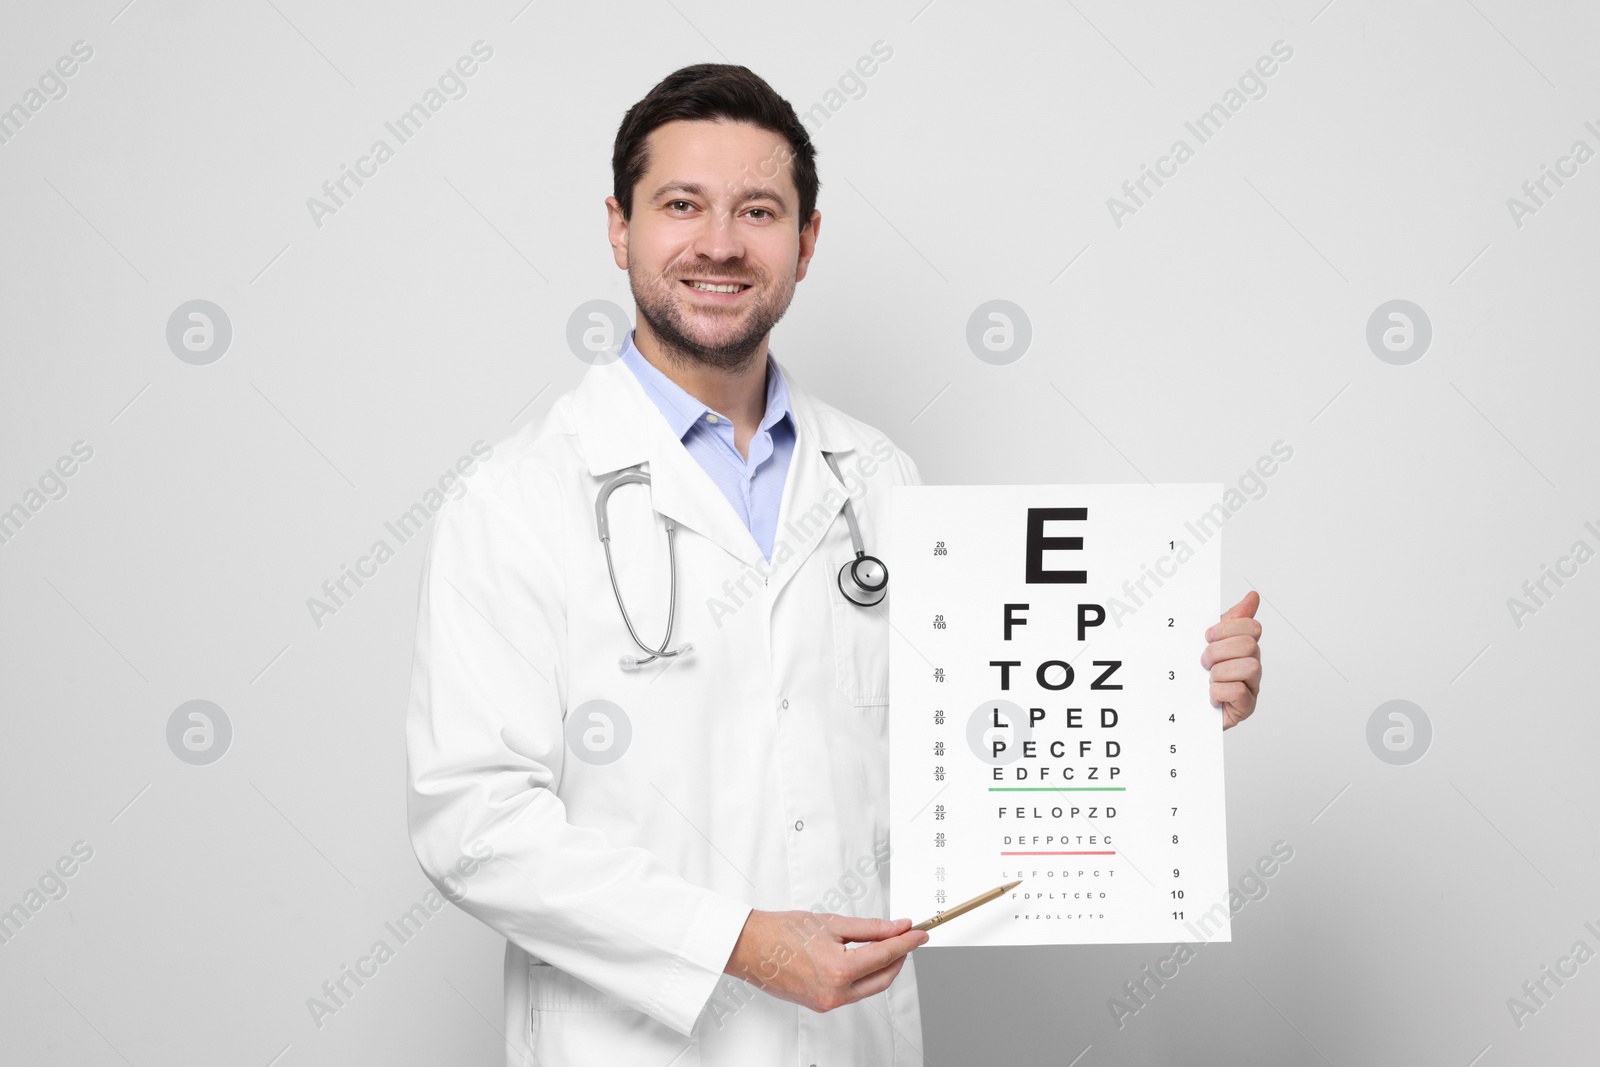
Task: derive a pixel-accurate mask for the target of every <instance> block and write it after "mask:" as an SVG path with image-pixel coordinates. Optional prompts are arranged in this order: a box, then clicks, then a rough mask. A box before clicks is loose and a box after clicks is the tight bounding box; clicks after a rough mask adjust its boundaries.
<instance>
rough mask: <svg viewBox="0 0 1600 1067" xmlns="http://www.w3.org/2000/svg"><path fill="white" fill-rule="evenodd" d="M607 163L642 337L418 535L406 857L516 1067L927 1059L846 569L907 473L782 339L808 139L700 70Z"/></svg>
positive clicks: (1234, 708)
mask: <svg viewBox="0 0 1600 1067" xmlns="http://www.w3.org/2000/svg"><path fill="white" fill-rule="evenodd" d="M612 169H613V178H614V185H615V188H614V190H613V194H614V195H612V196H611V197H610V198H608V199H607V200H606V209H607V212H608V218H609V226H608V235H609V240H610V243H611V246H612V249H613V252H614V255H615V259H616V263H617V265H618V267H620V268H623V269H625V270H627V271H628V276H629V281H630V284H631V287H632V290H633V294H634V299H635V304H636V310H637V319H638V325H637V327H636V328H635V330H634V331H633V332H632V333H630V335H629V336H628V338H627V340H626V342H625V343H624V345H623V346H622V352H621V358H620V359H618V360H615V361H613V362H610V363H606V364H602V365H598V366H595V367H593V368H591V369H590V370H589V371H588V373H587V374H586V375H585V377H584V379H583V381H582V383H581V384H580V385H579V386H578V388H576V389H575V390H573V391H572V392H570V393H568V394H566V395H565V396H563V397H561V398H560V399H559V400H557V401H556V403H555V404H554V405H553V407H552V408H551V411H550V413H549V414H548V415H547V416H546V417H545V418H544V419H543V420H541V421H540V422H539V423H538V424H536V425H533V426H529V427H527V428H525V429H524V430H522V431H521V432H519V433H518V434H516V435H515V436H514V437H512V438H511V439H510V440H509V441H507V442H503V443H502V444H501V445H499V446H497V447H496V448H495V449H494V453H493V456H492V458H491V459H490V460H489V461H488V462H487V463H485V465H484V470H483V471H482V473H481V474H480V475H479V476H478V477H476V478H474V479H473V481H472V482H471V483H470V484H469V485H468V487H467V492H466V493H465V494H464V495H463V496H462V497H461V498H460V499H458V500H454V501H451V502H450V503H448V504H446V506H445V507H444V509H443V510H441V511H440V513H439V516H438V522H437V525H436V526H435V528H434V531H433V534H432V536H431V540H430V543H429V550H428V560H427V565H426V569H425V571H424V575H423V586H422V594H421V604H420V609H419V621H418V630H417V646H416V657H415V661H414V666H413V677H412V693H411V704H410V711H409V715H408V720H407V747H408V756H409V761H408V785H409V814H410V825H411V838H412V843H413V846H414V848H415V850H416V853H417V857H418V860H419V861H420V863H421V864H422V867H423V869H424V870H425V871H426V872H427V874H428V876H429V878H430V879H432V880H433V881H434V882H435V883H436V884H438V885H440V886H441V887H442V886H444V885H446V884H451V883H452V882H454V881H455V877H456V875H457V874H458V872H460V871H462V870H464V869H466V867H464V866H463V865H467V866H470V867H471V868H472V870H473V871H474V872H475V873H474V876H473V878H472V881H471V884H470V886H469V887H468V889H467V891H466V893H465V895H461V894H460V893H457V894H455V895H454V896H453V897H452V899H456V900H457V903H458V904H459V905H460V906H461V907H462V908H463V909H464V910H466V911H467V912H468V913H470V914H472V915H474V916H476V917H477V918H479V919H481V920H483V921H484V922H485V923H487V924H488V925H489V926H490V927H492V928H493V929H494V930H496V931H497V932H498V933H500V934H501V935H502V936H504V937H505V938H506V940H507V949H506V965H505V989H506V1002H505V1007H506V1015H505V1029H504V1034H505V1037H506V1047H507V1062H508V1063H512V1064H608V1065H609V1064H646V1065H650V1067H668V1065H675V1067H689V1065H703V1067H724V1065H727V1067H732V1065H736V1064H737V1065H740V1067H750V1065H757V1067H765V1065H774V1067H776V1065H784V1067H795V1065H798V1067H805V1065H808V1064H811V1065H828V1067H832V1065H839V1067H844V1065H847V1064H874V1065H878V1064H882V1065H889V1064H896V1063H904V1064H912V1063H921V1062H922V1060H923V1057H922V1054H921V1045H922V1035H921V1014H920V1011H919V1007H918V1003H917V990H916V976H915V971H914V967H913V965H912V960H911V955H910V953H911V951H912V950H913V949H914V948H916V947H917V946H919V945H921V944H923V943H924V942H925V941H926V940H927V935H926V934H925V933H923V932H921V931H914V930H911V929H910V926H911V923H912V920H911V919H910V918H907V917H901V918H898V919H890V918H888V917H887V902H888V886H889V872H888V860H889V856H890V842H889V837H888V831H889V827H888V804H889V797H888V745H889V730H888V725H889V715H888V705H889V690H888V668H889V635H890V632H891V631H890V627H889V617H890V607H891V605H890V597H889V596H887V595H886V593H885V591H884V589H883V588H882V587H881V585H874V581H875V580H876V578H875V573H876V572H874V571H873V570H872V568H871V566H870V565H868V566H866V567H865V568H864V569H863V564H865V563H866V561H867V560H868V559H869V557H870V556H871V554H872V553H873V552H874V551H878V552H882V551H885V546H886V541H887V539H886V537H885V515H886V507H887V501H888V496H889V492H888V491H889V489H890V487H891V486H894V485H906V484H913V485H914V484H919V483H920V479H919V477H918V474H917V468H916V465H915V464H914V463H913V462H912V461H911V459H910V457H908V456H906V455H905V453H904V452H902V451H900V450H899V449H898V448H896V447H895V446H894V444H893V443H892V442H891V441H889V439H888V438H887V437H885V436H884V435H883V434H882V433H881V432H880V431H878V430H877V429H875V428H873V427H872V426H871V425H869V424H867V423H865V422H862V421H860V420H858V419H856V418H853V417H851V416H849V415H847V414H845V413H843V412H841V411H839V410H838V409H836V408H833V407H831V406H830V405H828V404H825V403H823V402H822V401H821V400H818V399H816V398H815V397H813V396H811V395H810V394H809V393H808V392H807V391H806V390H805V389H803V388H802V387H801V385H800V383H799V382H798V381H797V380H796V378H795V377H794V375H793V374H792V371H791V368H790V367H789V366H788V365H786V364H780V363H779V362H778V360H777V359H776V357H775V356H774V354H773V353H772V351H771V350H770V348H769V343H770V340H771V331H772V329H773V327H774V325H776V323H777V322H778V320H779V319H780V318H782V316H783V314H784V312H785V311H786V310H787V309H788V307H789V304H790V301H791V300H792V299H793V296H794V292H795V287H796V285H797V284H798V283H799V282H800V281H802V280H803V279H804V278H805V276H806V271H807V268H808V266H809V264H810V262H811V258H812V256H813V254H814V253H815V251H816V243H817V235H818V233H819V231H820V229H821V223H822V218H821V214H820V212H818V211H817V210H816V207H815V205H816V200H817V191H818V188H819V182H818V179H817V172H816V161H815V149H814V147H813V145H812V144H811V142H810V140H809V138H808V136H807V134H806V131H805V129H804V127H802V126H801V124H800V122H799V120H798V119H797V118H796V115H795V112H794V109H793V108H792V107H790V106H789V104H788V103H787V102H785V101H784V100H783V99H782V98H781V97H779V96H778V95H777V94H776V93H775V92H773V90H772V88H771V87H770V86H769V85H767V83H766V82H765V81H763V80H762V79H760V78H759V77H757V76H756V75H755V74H753V73H751V72H750V71H749V70H747V69H746V68H744V67H739V66H729V65H720V64H704V65H698V66H692V67H685V68H683V69H682V70H679V71H676V72H675V73H673V74H671V75H669V76H668V77H667V78H666V79H664V80H663V81H662V82H661V83H660V84H658V85H657V86H656V87H655V88H654V89H652V90H651V91H650V93H649V94H648V95H646V96H645V98H644V99H643V100H641V101H639V103H637V104H635V105H634V106H633V107H632V108H631V109H630V110H629V111H628V113H627V115H626V117H625V118H624V119H623V122H622V125H621V128H620V129H619V130H618V132H617V138H616V147H615V152H614V155H613V159H612ZM883 562H884V563H887V564H888V566H889V567H890V568H891V569H892V567H893V564H894V561H893V560H892V559H885V560H884V561H883ZM730 588H737V589H738V590H739V591H740V592H741V594H742V595H740V596H739V597H738V598H737V599H736V601H735V602H734V604H733V606H732V607H731V608H729V609H728V610H727V611H725V612H718V611H701V610H699V606H700V605H707V604H710V603H712V602H713V601H716V602H719V603H720V602H721V600H720V598H721V597H722V596H723V594H724V591H725V590H727V589H730ZM1257 603H1258V598H1256V594H1254V593H1251V594H1249V595H1247V596H1246V598H1245V599H1244V600H1243V601H1241V602H1240V603H1239V604H1238V605H1236V606H1235V607H1234V608H1233V609H1231V610H1230V611H1229V612H1228V613H1227V614H1226V615H1225V616H1224V618H1223V619H1222V621H1220V622H1219V623H1218V624H1216V625H1215V626H1213V627H1212V629H1211V630H1209V631H1207V633H1206V635H1205V639H1204V642H1205V643H1204V644H1203V651H1201V652H1200V664H1199V667H1200V669H1207V670H1209V671H1210V675H1211V696H1212V701H1213V703H1214V704H1216V705H1217V706H1218V708H1219V709H1220V711H1219V715H1218V718H1219V728H1226V727H1228V726H1231V725H1233V724H1234V723H1235V722H1237V721H1239V720H1241V719H1243V718H1245V717H1246V716H1248V715H1250V714H1251V712H1252V711H1253V710H1254V708H1255V702H1256V693H1257V691H1258V688H1259V680H1260V658H1259V649H1258V645H1257V639H1258V638H1259V636H1260V632H1261V631H1260V626H1259V624H1257V623H1256V621H1255V619H1254V618H1253V617H1252V616H1253V615H1254V612H1255V609H1256V605H1257ZM680 609H681V610H680ZM730 615H731V617H730ZM656 635H661V636H659V637H657V636H656ZM1196 638H1197V644H1199V643H1200V642H1199V638H1200V635H1196ZM486 848H487V849H490V850H492V857H493V858H492V859H490V860H488V861H487V862H483V863H482V864H481V866H480V864H479V862H478V860H477V859H476V858H475V857H479V856H481V855H482V854H483V851H484V850H485V849H486Z"/></svg>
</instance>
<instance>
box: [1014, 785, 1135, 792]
mask: <svg viewBox="0 0 1600 1067" xmlns="http://www.w3.org/2000/svg"><path fill="white" fill-rule="evenodd" d="M1127 789H1128V787H1127V786H1125V785H991V786H990V787H989V792H991V793H1123V792H1126V791H1127Z"/></svg>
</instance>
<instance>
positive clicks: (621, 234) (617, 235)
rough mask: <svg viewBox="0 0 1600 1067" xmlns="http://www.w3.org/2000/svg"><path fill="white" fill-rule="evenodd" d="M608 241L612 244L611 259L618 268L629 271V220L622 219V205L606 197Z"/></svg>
mask: <svg viewBox="0 0 1600 1067" xmlns="http://www.w3.org/2000/svg"><path fill="white" fill-rule="evenodd" d="M606 239H607V240H608V241H610V242H611V258H612V259H613V260H615V261H616V264H617V266H618V268H620V269H622V270H627V269H628V220H627V219H625V218H623V217H622V204H621V202H620V201H618V200H617V198H616V197H614V196H608V197H606Z"/></svg>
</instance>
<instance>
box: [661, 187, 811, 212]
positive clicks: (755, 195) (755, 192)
mask: <svg viewBox="0 0 1600 1067" xmlns="http://www.w3.org/2000/svg"><path fill="white" fill-rule="evenodd" d="M674 190H676V191H677V192H681V193H688V194H689V195H690V196H698V197H706V196H707V193H706V189H705V186H703V185H700V184H699V183H698V182H680V181H670V182H667V183H666V184H665V185H663V186H661V188H659V189H657V190H656V191H655V192H654V193H653V194H651V197H650V202H651V203H652V204H653V203H657V202H659V201H660V200H661V198H662V197H663V196H664V195H666V194H667V193H669V192H673V191H674ZM751 200H771V201H772V202H773V203H775V204H777V205H778V206H779V207H780V208H782V209H783V210H784V211H788V210H789V202H788V201H787V200H785V199H784V198H783V195H782V194H781V193H777V192H774V191H773V190H771V189H763V188H758V187H755V186H747V187H746V188H745V191H744V195H743V196H741V197H740V198H739V202H740V203H741V204H743V203H748V202H749V201H751Z"/></svg>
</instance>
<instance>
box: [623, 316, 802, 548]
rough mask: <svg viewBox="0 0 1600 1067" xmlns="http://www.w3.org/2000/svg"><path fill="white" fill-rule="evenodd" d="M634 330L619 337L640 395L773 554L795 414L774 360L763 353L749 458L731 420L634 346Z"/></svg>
mask: <svg viewBox="0 0 1600 1067" xmlns="http://www.w3.org/2000/svg"><path fill="white" fill-rule="evenodd" d="M633 334H634V331H632V330H629V331H628V337H627V340H625V341H624V342H623V343H622V362H623V363H626V364H627V365H628V369H629V370H631V371H633V374H634V377H636V378H638V379H639V384H640V385H642V386H644V391H645V395H646V396H648V397H649V398H650V399H651V400H652V401H654V402H655V405H656V407H658V408H660V409H661V414H662V415H663V416H664V417H665V418H666V420H667V425H668V426H670V427H671V428H672V433H673V435H674V436H675V437H677V438H678V440H680V441H682V442H683V447H684V448H686V449H688V450H689V455H691V456H693V457H694V459H695V462H696V463H698V464H700V467H701V469H702V470H704V471H705V472H706V473H707V474H708V475H710V476H711V480H712V481H713V482H715V483H716V486H717V488H718V489H720V490H722V495H723V496H725V497H727V498H728V503H729V504H731V505H732V506H733V510H734V511H735V512H736V513H737V514H738V516H739V518H740V519H741V520H742V521H743V522H744V525H745V528H746V529H748V530H749V531H750V534H751V536H752V537H754V538H755V541H756V544H757V545H759V546H760V547H761V554H762V555H763V556H764V557H766V559H767V560H768V562H770V561H771V560H772V540H773V537H774V535H775V534H776V532H777V528H778V506H779V505H780V504H781V503H782V502H783V483H784V479H785V478H787V477H788V474H789V457H790V456H792V455H793V454H794V438H795V428H794V414H793V413H792V412H791V411H790V410H789V390H788V387H787V386H786V385H785V384H784V381H783V372H782V371H780V370H779V369H778V365H777V363H775V362H773V360H772V359H771V358H770V356H769V358H768V359H767V410H766V412H765V414H763V415H762V416H761V424H760V425H759V426H757V427H756V432H755V433H754V434H752V435H751V437H750V441H749V443H748V446H747V447H748V448H749V449H750V458H749V459H748V460H747V459H745V457H744V456H741V455H740V454H739V449H738V446H736V445H735V444H734V443H733V423H732V422H730V421H729V420H728V417H727V416H726V415H723V414H722V413H721V412H718V411H713V410H712V409H710V408H708V407H706V406H705V405H704V404H702V403H701V402H700V401H698V400H696V399H695V398H694V397H692V396H690V395H689V394H688V393H687V392H685V391H684V389H683V387H682V386H680V385H679V384H678V383H677V382H675V381H673V380H672V379H671V378H668V377H667V376H666V375H665V374H663V373H661V371H659V370H657V369H656V367H655V365H654V364H652V363H651V362H650V361H649V360H647V359H645V358H644V355H643V354H642V353H640V351H639V350H638V349H637V348H636V347H634V344H633Z"/></svg>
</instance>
